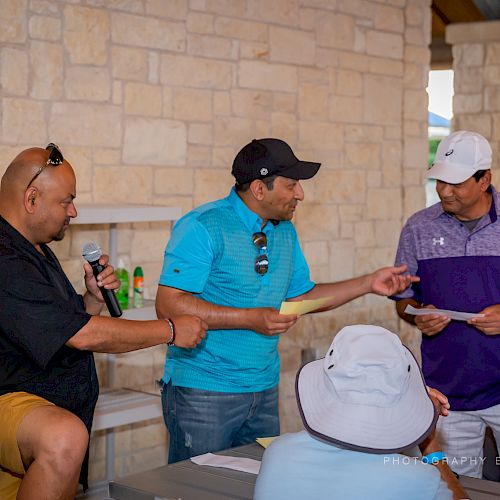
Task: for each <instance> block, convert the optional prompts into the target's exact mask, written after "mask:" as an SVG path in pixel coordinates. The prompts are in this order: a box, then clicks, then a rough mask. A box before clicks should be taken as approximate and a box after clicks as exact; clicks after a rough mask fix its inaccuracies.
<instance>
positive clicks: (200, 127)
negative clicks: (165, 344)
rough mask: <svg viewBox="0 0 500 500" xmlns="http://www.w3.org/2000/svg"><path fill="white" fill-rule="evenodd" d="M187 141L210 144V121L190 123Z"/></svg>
mask: <svg viewBox="0 0 500 500" xmlns="http://www.w3.org/2000/svg"><path fill="white" fill-rule="evenodd" d="M188 143H189V144H203V145H210V144H212V143H213V125H212V124H211V123H190V124H189V128H188Z"/></svg>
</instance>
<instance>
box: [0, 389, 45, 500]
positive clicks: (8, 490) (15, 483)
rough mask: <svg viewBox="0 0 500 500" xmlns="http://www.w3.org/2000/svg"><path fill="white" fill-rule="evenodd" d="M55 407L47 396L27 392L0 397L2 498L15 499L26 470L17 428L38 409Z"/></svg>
mask: <svg viewBox="0 0 500 500" xmlns="http://www.w3.org/2000/svg"><path fill="white" fill-rule="evenodd" d="M41 406H53V403H50V402H49V401H47V400H46V399H43V398H40V397H39V396H35V395H33V394H28V393H27V392H9V393H7V394H4V395H3V396H0V498H1V499H2V500H11V499H12V500H15V498H16V496H17V490H18V489H19V486H20V484H21V480H22V477H23V475H24V473H25V472H26V471H25V469H24V465H23V461H22V458H21V452H20V451H19V447H18V446H17V430H18V429H19V425H20V424H21V422H22V421H23V418H24V417H25V416H26V415H27V414H28V413H29V412H30V411H32V410H34V409H35V408H39V407H41Z"/></svg>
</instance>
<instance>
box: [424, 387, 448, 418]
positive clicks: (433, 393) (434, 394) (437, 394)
mask: <svg viewBox="0 0 500 500" xmlns="http://www.w3.org/2000/svg"><path fill="white" fill-rule="evenodd" d="M427 392H428V393H429V396H430V398H431V400H432V402H433V404H434V406H435V408H436V410H437V411H438V413H439V415H442V416H443V417H446V416H448V413H449V412H448V410H449V409H450V403H449V402H448V398H447V397H446V396H445V395H444V394H443V393H442V392H441V391H438V390H437V389H434V387H429V386H427Z"/></svg>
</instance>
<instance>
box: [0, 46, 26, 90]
mask: <svg viewBox="0 0 500 500" xmlns="http://www.w3.org/2000/svg"><path fill="white" fill-rule="evenodd" d="M0 82H1V88H2V93H3V95H4V96H5V95H8V94H13V95H19V96H24V95H26V94H27V93H28V58H27V55H26V53H25V52H24V51H22V50H18V49H11V48H10V47H4V48H3V49H2V52H1V66H0Z"/></svg>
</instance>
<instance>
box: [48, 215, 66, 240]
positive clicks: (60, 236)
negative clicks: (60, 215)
mask: <svg viewBox="0 0 500 500" xmlns="http://www.w3.org/2000/svg"><path fill="white" fill-rule="evenodd" d="M68 227H69V218H67V219H66V220H65V221H64V225H63V226H62V227H61V229H59V231H58V232H57V233H56V234H55V235H54V236H53V238H52V240H53V241H61V240H62V239H63V238H64V236H65V235H66V229H68Z"/></svg>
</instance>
